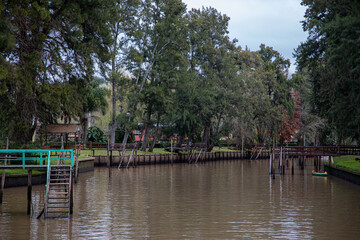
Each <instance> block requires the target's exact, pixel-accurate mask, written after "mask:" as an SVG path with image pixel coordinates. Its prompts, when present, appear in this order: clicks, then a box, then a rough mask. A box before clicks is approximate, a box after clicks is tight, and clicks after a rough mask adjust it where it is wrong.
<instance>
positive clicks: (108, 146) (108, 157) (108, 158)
mask: <svg viewBox="0 0 360 240" xmlns="http://www.w3.org/2000/svg"><path fill="white" fill-rule="evenodd" d="M106 150H107V161H106V165H107V167H110V156H109V151H110V143H109V138H108V144H107V148H106Z"/></svg>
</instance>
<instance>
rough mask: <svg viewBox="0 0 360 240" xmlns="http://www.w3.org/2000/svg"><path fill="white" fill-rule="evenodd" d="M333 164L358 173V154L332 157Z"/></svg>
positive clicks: (359, 162) (359, 171) (359, 167)
mask: <svg viewBox="0 0 360 240" xmlns="http://www.w3.org/2000/svg"><path fill="white" fill-rule="evenodd" d="M356 159H359V160H356ZM334 165H335V166H339V167H343V168H346V169H349V170H352V171H355V172H357V173H360V156H340V157H334Z"/></svg>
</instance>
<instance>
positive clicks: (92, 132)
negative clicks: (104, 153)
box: [87, 126, 107, 143]
mask: <svg viewBox="0 0 360 240" xmlns="http://www.w3.org/2000/svg"><path fill="white" fill-rule="evenodd" d="M87 137H88V140H89V141H92V142H98V143H104V142H106V141H107V139H106V137H105V136H104V132H103V131H102V130H101V129H100V128H98V127H96V126H92V127H89V128H88V130H87Z"/></svg>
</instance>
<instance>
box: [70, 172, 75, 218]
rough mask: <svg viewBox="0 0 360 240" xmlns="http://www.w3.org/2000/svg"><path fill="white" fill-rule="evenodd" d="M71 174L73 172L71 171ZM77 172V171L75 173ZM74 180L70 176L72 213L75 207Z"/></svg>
mask: <svg viewBox="0 0 360 240" xmlns="http://www.w3.org/2000/svg"><path fill="white" fill-rule="evenodd" d="M71 174H73V173H72V172H71ZM75 174H76V173H75ZM73 193H74V181H73V179H72V177H70V214H73V209H74V194H73Z"/></svg>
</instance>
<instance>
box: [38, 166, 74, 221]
mask: <svg viewBox="0 0 360 240" xmlns="http://www.w3.org/2000/svg"><path fill="white" fill-rule="evenodd" d="M48 171H49V172H48V180H47V186H46V202H45V212H44V214H45V218H66V217H70V214H71V213H72V176H73V167H72V166H70V165H52V166H50V168H49V170H48Z"/></svg>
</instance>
